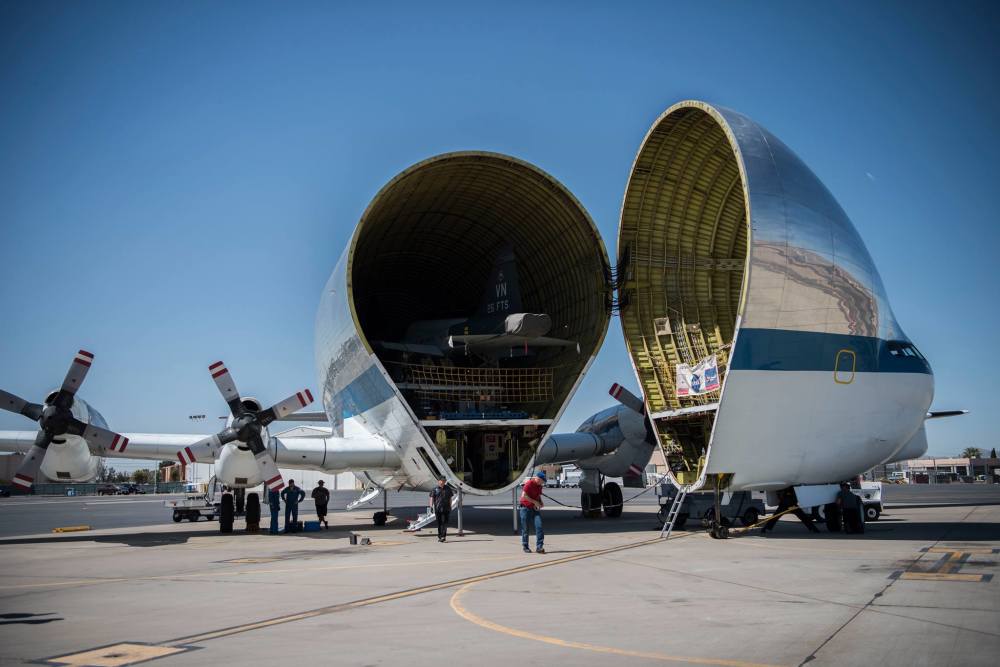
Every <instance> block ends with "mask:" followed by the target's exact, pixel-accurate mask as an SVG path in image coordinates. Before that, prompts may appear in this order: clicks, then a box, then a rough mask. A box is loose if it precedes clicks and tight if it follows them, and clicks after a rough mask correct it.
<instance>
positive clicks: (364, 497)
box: [346, 486, 382, 512]
mask: <svg viewBox="0 0 1000 667" xmlns="http://www.w3.org/2000/svg"><path fill="white" fill-rule="evenodd" d="M380 493H382V487H379V486H375V487H372V488H370V489H365V490H364V491H363V492H362V493H361V495H360V496H359V497H358V499H357V500H352V501H351V502H349V503H347V507H346V509H347V511H348V512H350V511H351V510H352V509H354V508H355V507H357V506H358V505H361V504H363V503H368V502H371V501H372V500H375V498H377V497H378V494H380Z"/></svg>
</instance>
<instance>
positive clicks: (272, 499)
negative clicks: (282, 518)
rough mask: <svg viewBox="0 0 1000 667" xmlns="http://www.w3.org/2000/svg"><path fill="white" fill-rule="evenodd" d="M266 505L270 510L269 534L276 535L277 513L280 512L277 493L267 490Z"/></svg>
mask: <svg viewBox="0 0 1000 667" xmlns="http://www.w3.org/2000/svg"><path fill="white" fill-rule="evenodd" d="M267 505H268V507H269V508H270V509H271V531H270V532H271V534H272V535H277V534H278V512H280V511H281V495H280V494H279V493H278V492H277V491H272V490H270V489H268V491H267Z"/></svg>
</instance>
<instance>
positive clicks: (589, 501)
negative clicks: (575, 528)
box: [580, 491, 601, 519]
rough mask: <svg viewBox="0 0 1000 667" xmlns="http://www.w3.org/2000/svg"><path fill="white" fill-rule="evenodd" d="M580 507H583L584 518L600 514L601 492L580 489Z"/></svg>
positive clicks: (593, 517)
mask: <svg viewBox="0 0 1000 667" xmlns="http://www.w3.org/2000/svg"><path fill="white" fill-rule="evenodd" d="M580 507H581V508H582V509H583V518H585V519H596V518H597V517H599V516H601V494H599V493H587V492H586V491H581V492H580Z"/></svg>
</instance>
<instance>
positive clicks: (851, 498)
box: [837, 482, 865, 533]
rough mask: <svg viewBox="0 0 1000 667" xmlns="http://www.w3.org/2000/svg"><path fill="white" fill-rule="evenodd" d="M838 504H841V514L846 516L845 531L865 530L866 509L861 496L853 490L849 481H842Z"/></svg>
mask: <svg viewBox="0 0 1000 667" xmlns="http://www.w3.org/2000/svg"><path fill="white" fill-rule="evenodd" d="M837 505H839V506H840V515H841V516H842V517H844V532H845V533H863V532H865V520H864V516H863V515H862V512H863V511H864V507H863V504H862V502H861V498H858V496H857V494H855V493H854V492H853V491H851V486H850V485H849V484H848V483H847V482H841V483H840V493H838V494H837Z"/></svg>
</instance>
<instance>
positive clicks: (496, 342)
mask: <svg viewBox="0 0 1000 667" xmlns="http://www.w3.org/2000/svg"><path fill="white" fill-rule="evenodd" d="M521 345H527V346H529V347H579V346H580V345H579V343H577V342H576V341H573V340H563V339H561V338H549V337H548V336H517V335H514V334H470V335H460V336H449V337H448V347H452V348H454V347H469V348H472V349H474V350H475V349H480V350H490V349H499V348H508V347H519V346H521Z"/></svg>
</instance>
